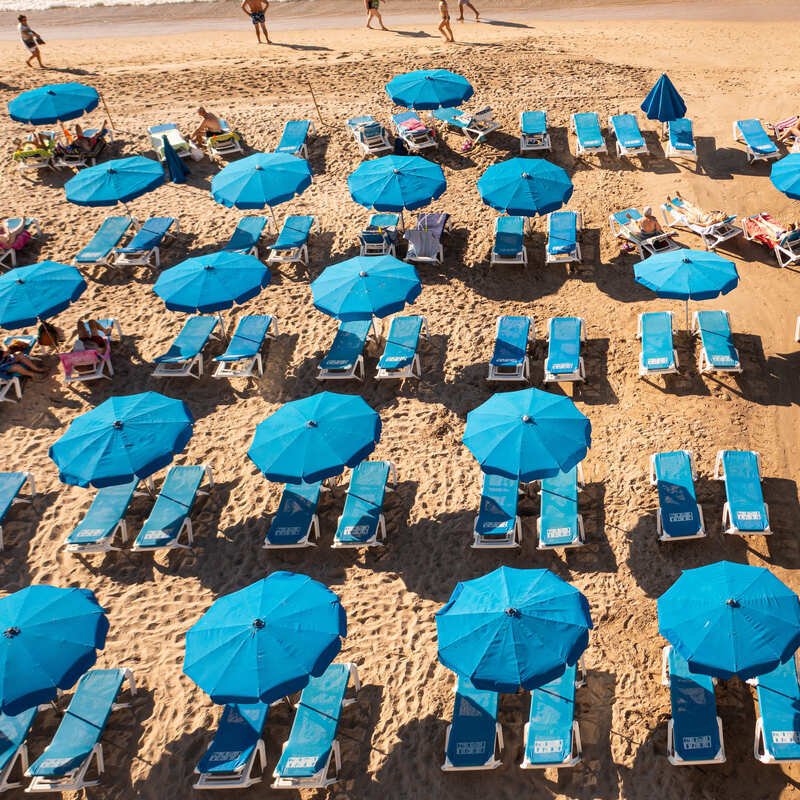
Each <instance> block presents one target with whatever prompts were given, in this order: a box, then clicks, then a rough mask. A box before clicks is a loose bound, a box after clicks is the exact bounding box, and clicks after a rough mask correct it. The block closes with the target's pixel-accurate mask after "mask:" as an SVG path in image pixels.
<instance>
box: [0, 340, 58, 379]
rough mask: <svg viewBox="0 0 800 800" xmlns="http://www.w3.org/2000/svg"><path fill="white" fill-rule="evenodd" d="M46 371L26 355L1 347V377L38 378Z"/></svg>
mask: <svg viewBox="0 0 800 800" xmlns="http://www.w3.org/2000/svg"><path fill="white" fill-rule="evenodd" d="M46 371H47V370H45V368H44V367H42V366H41V365H40V364H37V363H36V362H35V361H33V360H32V359H31V358H28V356H26V355H25V354H24V353H20V352H15V351H14V350H12V349H7V348H5V347H0V376H11V377H13V376H15V375H23V376H24V377H26V378H36V377H38V376H40V375H43V374H44V373H45V372H46Z"/></svg>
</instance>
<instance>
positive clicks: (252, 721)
mask: <svg viewBox="0 0 800 800" xmlns="http://www.w3.org/2000/svg"><path fill="white" fill-rule="evenodd" d="M268 714H269V704H268V703H240V704H236V705H227V706H225V708H224V710H223V711H222V716H221V717H220V720H219V725H218V726H217V730H216V733H215V734H214V738H213V739H212V740H211V744H210V746H209V748H208V750H207V751H206V752H205V755H204V756H203V757H202V758H201V759H200V763H199V764H198V765H197V771H198V772H200V773H202V774H204V775H208V774H212V775H213V774H218V775H220V774H221V775H228V774H231V773H237V772H241V771H242V770H243V769H244V768H245V766H247V763H248V761H249V760H250V756H251V755H252V754H253V750H255V748H256V745H257V744H258V740H259V739H260V738H261V732H262V731H263V730H264V724H265V723H266V721H267V715H268Z"/></svg>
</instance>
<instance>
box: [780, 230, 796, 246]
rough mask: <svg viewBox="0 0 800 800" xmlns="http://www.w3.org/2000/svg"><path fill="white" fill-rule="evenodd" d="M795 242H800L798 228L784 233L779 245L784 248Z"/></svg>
mask: <svg viewBox="0 0 800 800" xmlns="http://www.w3.org/2000/svg"><path fill="white" fill-rule="evenodd" d="M797 242H800V228H795V230H793V231H789V232H788V233H786V234H785V235H784V236H783V237H782V238H781V241H780V244H781V245H782V246H784V247H785V246H786V245H788V244H795V243H797Z"/></svg>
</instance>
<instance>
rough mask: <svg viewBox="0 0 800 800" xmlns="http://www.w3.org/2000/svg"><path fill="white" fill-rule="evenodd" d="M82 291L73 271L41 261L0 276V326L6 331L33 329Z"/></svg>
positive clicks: (61, 265)
mask: <svg viewBox="0 0 800 800" xmlns="http://www.w3.org/2000/svg"><path fill="white" fill-rule="evenodd" d="M85 288H86V281H85V280H84V279H83V277H82V276H81V274H80V272H78V270H77V269H75V267H71V266H68V265H67V264H58V263H57V262H55V261H42V262H40V263H39V264H31V265H30V266H27V267H17V268H16V269H12V270H11V271H10V272H6V273H5V275H0V325H2V327H4V328H7V329H9V330H13V329H14V328H24V327H25V326H27V325H34V324H36V322H37V321H39V320H41V319H48V318H49V317H52V316H55V315H56V314H58V313H59V312H60V311H63V310H64V309H65V308H67V307H68V306H69V305H70V304H71V303H72V302H74V301H75V300H77V299H78V298H79V297H80V296H81V295H82V294H83V290H84V289H85Z"/></svg>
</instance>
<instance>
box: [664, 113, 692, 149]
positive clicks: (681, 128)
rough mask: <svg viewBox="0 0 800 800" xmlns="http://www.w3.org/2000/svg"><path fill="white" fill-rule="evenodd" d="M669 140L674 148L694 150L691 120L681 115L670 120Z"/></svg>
mask: <svg viewBox="0 0 800 800" xmlns="http://www.w3.org/2000/svg"><path fill="white" fill-rule="evenodd" d="M669 141H670V143H671V144H672V146H673V147H674V148H675V149H676V150H694V147H695V145H694V130H693V128H692V121H691V120H690V119H686V117H683V118H682V119H676V120H673V121H672V122H670V123H669Z"/></svg>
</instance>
